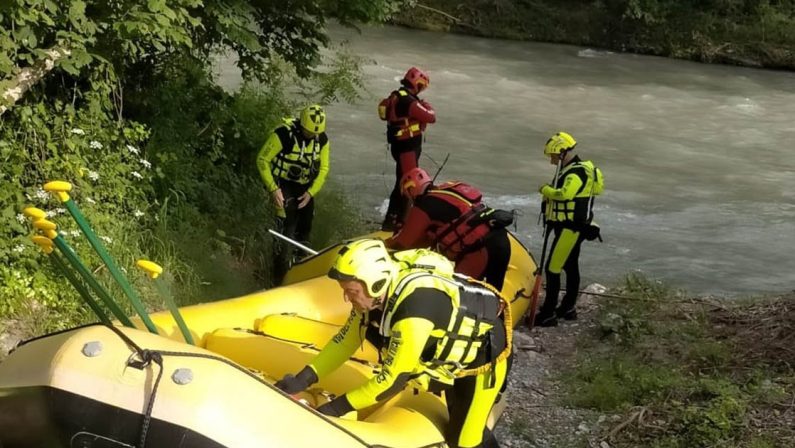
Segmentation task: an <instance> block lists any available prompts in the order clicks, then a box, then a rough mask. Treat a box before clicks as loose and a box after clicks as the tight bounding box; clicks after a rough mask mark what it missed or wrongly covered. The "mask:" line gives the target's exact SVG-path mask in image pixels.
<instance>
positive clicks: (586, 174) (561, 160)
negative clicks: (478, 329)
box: [534, 132, 604, 327]
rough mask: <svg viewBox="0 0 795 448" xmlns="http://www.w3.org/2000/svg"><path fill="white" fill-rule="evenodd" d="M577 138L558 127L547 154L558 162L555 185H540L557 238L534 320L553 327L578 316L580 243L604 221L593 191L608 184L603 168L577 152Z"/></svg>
mask: <svg viewBox="0 0 795 448" xmlns="http://www.w3.org/2000/svg"><path fill="white" fill-rule="evenodd" d="M576 145H577V142H576V141H575V140H574V137H572V136H571V135H569V134H567V133H565V132H558V133H557V134H555V135H553V136H552V137H550V139H549V140H547V143H546V145H545V146H544V155H546V156H548V157H549V158H550V163H551V164H552V165H556V166H557V167H558V168H557V170H558V171H557V173H558V175H557V176H556V182H555V184H554V185H549V184H545V185H542V186H541V188H539V192H540V193H541V196H542V201H543V203H544V215H545V219H546V226H547V229H546V231H547V232H549V231H552V232H554V234H555V238H554V240H553V241H552V246H551V248H550V250H549V259H548V260H547V262H546V266H545V273H546V298H545V300H544V304H543V305H542V306H541V310H540V311H539V312H538V314H537V315H536V317H535V322H534V324H535V325H537V326H542V327H551V326H555V325H557V324H558V318H562V319H565V320H575V319H577V310H576V309H575V305H576V303H577V295H578V293H579V289H580V266H579V258H580V245H581V244H582V242H583V240H588V241H592V240H595V239H597V238H599V240H600V241H601V236H600V235H599V226H597V225H596V224H595V223H593V202H594V196H597V195H599V194H601V193H602V191H603V190H604V176H602V171H601V170H600V169H599V168H597V167H596V166H594V164H593V162H591V161H590V160H582V159H580V157H579V156H577V155H576V154H575V152H574V147H575V146H576ZM561 271H566V294H565V295H564V296H563V300H562V301H561V304H560V306H559V307H558V294H559V293H560V274H561Z"/></svg>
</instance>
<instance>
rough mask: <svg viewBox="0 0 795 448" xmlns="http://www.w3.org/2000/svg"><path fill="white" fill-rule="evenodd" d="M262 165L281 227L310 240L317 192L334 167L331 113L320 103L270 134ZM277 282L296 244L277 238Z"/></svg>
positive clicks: (261, 156)
mask: <svg viewBox="0 0 795 448" xmlns="http://www.w3.org/2000/svg"><path fill="white" fill-rule="evenodd" d="M257 169H258V170H259V173H260V176H261V177H262V180H263V182H265V187H266V188H267V189H268V192H269V193H270V194H271V197H272V199H273V202H274V204H275V205H276V218H277V225H278V227H279V231H280V232H281V233H282V234H284V235H285V236H287V237H288V238H292V239H295V240H298V241H301V242H304V243H306V242H307V241H308V240H309V234H310V232H311V231H312V218H313V217H314V211H315V199H314V198H315V196H317V194H318V192H319V191H320V189H321V188H323V184H324V183H325V182H326V176H327V175H328V171H329V140H328V136H327V135H326V113H325V112H324V110H323V108H322V107H321V106H319V105H317V104H313V105H311V106H307V107H306V108H305V109H304V110H303V111H301V116H300V118H293V117H288V118H285V119H284V122H283V123H282V124H281V125H280V126H279V127H277V128H276V129H275V130H274V131H273V133H272V134H271V135H270V137H269V138H268V140H267V141H266V142H265V144H264V145H263V146H262V149H260V151H259V154H258V155H257ZM274 247H275V250H274V253H275V260H274V273H273V274H274V280H275V284H279V283H281V281H282V278H283V277H284V274H285V273H286V272H287V269H288V268H289V267H290V263H291V261H292V252H293V248H292V247H291V246H289V245H287V244H285V243H284V242H282V241H281V240H279V241H276V246H274Z"/></svg>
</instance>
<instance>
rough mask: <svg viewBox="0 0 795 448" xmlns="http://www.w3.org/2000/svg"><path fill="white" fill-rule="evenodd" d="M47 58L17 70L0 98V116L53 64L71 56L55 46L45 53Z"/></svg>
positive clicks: (47, 71)
mask: <svg viewBox="0 0 795 448" xmlns="http://www.w3.org/2000/svg"><path fill="white" fill-rule="evenodd" d="M46 54H47V56H46V57H45V58H44V59H42V60H40V61H38V62H36V63H35V64H33V66H31V67H26V68H23V69H22V70H19V72H18V73H17V75H16V76H15V77H14V78H12V79H11V80H10V81H11V86H10V87H8V88H6V90H5V91H4V92H3V93H2V95H1V96H0V115H3V113H5V111H7V110H8V109H9V108H10V107H11V106H13V105H14V104H15V103H16V102H17V101H19V99H20V98H22V96H23V95H24V94H25V92H27V91H28V90H29V89H30V88H31V87H33V85H35V84H36V83H37V82H39V80H41V78H43V77H44V75H46V74H47V73H49V72H50V70H52V69H53V68H54V67H55V63H56V62H57V61H58V60H59V59H62V58H64V57H66V56H69V55H70V54H71V51H70V50H69V49H68V48H66V47H62V46H55V47H52V48H50V49H49V50H47V51H46Z"/></svg>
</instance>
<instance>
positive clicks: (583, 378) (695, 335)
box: [497, 278, 795, 448]
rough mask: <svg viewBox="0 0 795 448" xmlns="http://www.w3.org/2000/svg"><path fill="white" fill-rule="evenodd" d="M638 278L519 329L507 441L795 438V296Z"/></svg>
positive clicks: (633, 443) (680, 442) (720, 442)
mask: <svg viewBox="0 0 795 448" xmlns="http://www.w3.org/2000/svg"><path fill="white" fill-rule="evenodd" d="M637 280H638V279H632V278H630V281H629V282H628V283H627V285H625V286H622V287H618V288H613V289H611V290H610V291H608V296H603V295H595V294H583V295H582V296H581V299H580V304H579V308H580V319H579V320H578V321H576V322H565V323H562V324H561V325H560V326H558V327H555V328H536V329H533V330H532V332H527V330H526V329H519V330H518V331H517V332H516V333H514V335H515V336H514V337H515V348H516V352H515V360H514V367H513V371H512V372H511V377H510V381H509V386H508V390H507V394H508V406H507V408H506V411H505V414H504V416H503V420H502V422H501V424H500V425H499V426H498V429H497V434H498V436H499V438H500V441H501V443H502V446H507V447H514V448H519V447H522V448H529V447H564V446H565V447H600V448H609V447H639V446H642V447H682V448H685V447H688V448H690V447H708V446H710V447H711V446H723V447H755V448H762V447H765V448H767V447H770V448H773V447H782V448H783V447H790V446H793V445H795V429H794V428H795V371H793V365H795V351H792V350H791V348H790V347H791V342H789V343H788V342H787V341H788V340H791V338H792V335H793V330H795V318H794V317H793V313H792V309H793V307H795V293H790V294H787V295H780V296H771V297H767V298H764V299H759V298H757V299H754V300H753V301H747V302H732V303H729V302H727V301H724V300H719V299H716V298H698V299H691V298H688V297H686V296H684V295H682V294H681V293H677V292H675V291H671V290H668V289H665V288H662V287H661V286H660V285H659V284H657V283H652V282H648V281H645V280H643V279H640V281H637ZM587 290H589V291H591V292H594V291H596V292H600V291H602V289H601V288H596V287H594V285H592V286H590V287H589V288H588V289H587ZM612 295H615V296H619V297H610V296H612Z"/></svg>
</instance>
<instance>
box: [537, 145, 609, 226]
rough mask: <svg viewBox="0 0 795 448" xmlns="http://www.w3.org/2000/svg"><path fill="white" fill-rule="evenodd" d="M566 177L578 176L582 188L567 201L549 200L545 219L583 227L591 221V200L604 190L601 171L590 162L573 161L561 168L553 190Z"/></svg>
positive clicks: (558, 186)
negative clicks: (549, 208)
mask: <svg viewBox="0 0 795 448" xmlns="http://www.w3.org/2000/svg"><path fill="white" fill-rule="evenodd" d="M566 176H578V177H579V178H580V180H581V181H582V186H580V189H579V190H578V191H577V194H576V195H575V196H574V197H573V198H572V199H570V200H567V201H556V200H551V201H549V202H548V205H547V206H548V207H551V210H548V213H547V217H548V219H549V220H550V221H554V222H559V223H563V224H570V225H575V226H577V225H585V224H588V223H590V222H591V220H592V219H593V198H594V196H598V195H599V194H601V193H602V191H603V190H604V177H603V176H602V171H601V170H600V169H599V168H597V167H596V166H594V164H593V162H591V161H590V160H585V161H579V160H577V161H574V162H572V163H570V164H569V165H567V166H566V167H564V168H563V170H562V171H561V173H560V176H559V177H558V183H557V185H555V186H554V187H555V188H561V187H562V186H563V184H564V183H565V179H566Z"/></svg>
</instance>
